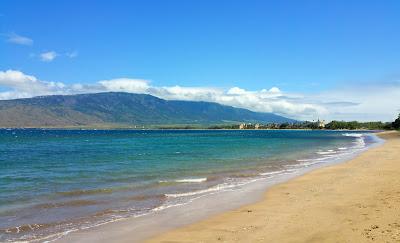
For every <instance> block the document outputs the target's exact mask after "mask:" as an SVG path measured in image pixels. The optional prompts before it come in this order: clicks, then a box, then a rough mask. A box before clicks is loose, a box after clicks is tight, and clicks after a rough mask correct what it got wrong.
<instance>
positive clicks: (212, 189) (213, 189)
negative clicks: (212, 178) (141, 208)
mask: <svg viewBox="0 0 400 243" xmlns="http://www.w3.org/2000/svg"><path fill="white" fill-rule="evenodd" d="M237 186H239V185H235V184H227V183H223V184H218V185H216V186H213V187H210V188H207V189H204V190H198V191H191V192H184V193H175V194H165V196H166V197H171V198H176V197H189V196H196V195H201V194H205V193H209V192H217V191H222V190H226V189H231V188H234V187H237Z"/></svg>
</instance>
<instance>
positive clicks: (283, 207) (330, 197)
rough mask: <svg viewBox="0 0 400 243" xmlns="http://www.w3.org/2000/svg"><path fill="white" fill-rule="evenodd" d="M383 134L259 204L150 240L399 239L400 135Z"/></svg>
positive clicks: (287, 184)
mask: <svg viewBox="0 0 400 243" xmlns="http://www.w3.org/2000/svg"><path fill="white" fill-rule="evenodd" d="M379 136H380V137H381V138H383V139H385V140H386V142H385V143H384V144H383V145H381V146H379V147H376V148H372V149H370V150H368V151H366V152H364V153H362V154H360V155H358V156H357V157H356V158H354V159H352V160H350V161H348V162H346V163H341V164H337V165H334V166H330V167H325V168H321V169H318V170H315V171H312V172H310V173H307V174H305V175H303V176H300V177H298V178H295V179H292V180H290V181H288V182H285V183H282V184H279V185H276V186H273V187H272V188H270V189H269V190H268V191H267V192H266V193H265V196H264V197H263V199H262V200H261V201H259V202H258V203H255V204H251V205H248V206H244V207H240V208H238V209H236V210H232V211H228V212H226V213H222V214H218V215H216V216H213V217H210V218H208V219H206V220H203V221H200V222H198V223H194V224H191V225H189V226H185V227H181V228H178V229H175V230H172V231H169V232H166V233H164V234H161V235H158V236H156V237H154V238H152V239H149V240H148V242H368V241H375V242H399V241H400V187H399V185H400V176H399V172H400V134H399V133H398V132H384V133H380V134H379ZM119 241H124V242H128V241H129V235H127V236H125V237H124V239H115V242H119Z"/></svg>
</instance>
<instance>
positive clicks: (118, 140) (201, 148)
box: [0, 129, 377, 241]
mask: <svg viewBox="0 0 400 243" xmlns="http://www.w3.org/2000/svg"><path fill="white" fill-rule="evenodd" d="M368 134H369V133H360V132H343V131H270V130H259V131H229V130H225V131H207V130H205V131H160V130H154V131H149V130H144V131H132V130H129V131H128V130H127V131H121V130H118V131H117V130H39V129H25V130H0V241H18V240H31V241H32V240H33V241H34V240H38V241H43V240H52V239H57V238H59V237H60V236H62V235H65V234H66V232H73V231H76V230H80V229H87V228H90V227H93V226H95V225H100V224H104V223H108V222H112V221H118V220H120V219H124V218H130V217H139V216H142V215H148V214H154V213H155V212H162V211H164V210H165V209H167V208H174V210H175V211H176V210H179V207H180V205H187V204H189V203H196V201H197V203H198V202H199V200H201V199H199V198H205V197H207V196H208V195H211V194H218V193H224V192H229V191H235V190H237V191H239V190H243V189H244V188H245V187H248V186H250V185H257V184H258V185H260V183H263V185H266V184H268V183H272V182H274V181H275V182H276V181H277V180H283V179H284V178H287V177H289V176H295V175H297V174H299V173H302V172H303V171H304V170H305V169H307V168H311V167H313V166H318V165H322V164H326V163H332V162H334V161H338V160H340V159H344V158H346V157H348V156H351V155H353V154H355V153H357V152H359V151H361V150H364V149H365V148H366V147H368V146H369V145H371V144H374V143H376V142H377V141H376V140H375V138H374V136H370V135H368ZM258 182H260V183H258ZM252 187H253V188H255V187H254V186H252ZM258 188H259V189H260V190H261V189H262V188H264V186H258ZM232 205H235V204H234V203H233V204H232Z"/></svg>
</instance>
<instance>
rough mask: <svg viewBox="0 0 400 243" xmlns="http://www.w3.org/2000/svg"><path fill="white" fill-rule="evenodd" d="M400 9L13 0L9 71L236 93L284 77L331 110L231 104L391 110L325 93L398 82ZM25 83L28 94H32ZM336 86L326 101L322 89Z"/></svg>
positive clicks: (4, 45)
mask: <svg viewBox="0 0 400 243" xmlns="http://www.w3.org/2000/svg"><path fill="white" fill-rule="evenodd" d="M399 12H400V2H399V1H330V2H328V1H183V0H181V1H172V0H171V1H161V0H160V1H136V2H135V1H129V2H128V1H18V0H13V1H8V0H4V1H1V2H0V34H1V38H2V40H1V42H0V53H1V55H0V71H2V72H6V71H7V70H13V71H19V72H21V73H22V74H24V75H29V76H33V77H34V78H35V79H37V80H39V81H45V82H59V83H62V85H64V86H69V85H73V84H79V85H91V84H98V82H99V81H101V80H103V81H104V80H109V81H110V80H114V79H118V78H126V79H127V80H128V81H127V82H129V80H130V79H132V80H138V79H140V80H144V82H146V83H147V84H148V85H149V86H151V88H160V87H175V86H179V87H198V88H201V89H206V88H215V89H220V90H225V91H224V93H229V89H231V88H234V87H237V88H240V89H241V90H244V91H249V92H250V91H252V92H261V90H262V89H267V90H270V89H271V88H273V87H277V88H278V89H279V91H280V92H282V93H283V94H281V96H282V97H283V98H284V99H285V101H287V102H289V103H290V101H291V100H293V99H294V98H296V99H297V101H296V102H292V103H298V101H299V99H300V98H301V102H302V103H304V104H305V105H306V104H313V105H319V106H322V107H323V108H325V110H327V111H322V110H319V111H317V110H314V111H312V112H310V111H305V110H304V109H303V110H301V109H300V110H299V109H297V110H296V109H295V110H293V111H290V112H285V111H284V110H282V109H283V108H281V109H280V110H276V109H275V110H274V109H273V108H268V109H266V110H262V108H260V107H259V108H253V107H252V106H248V105H243V102H242V101H241V102H236V101H235V102H236V103H235V102H225V103H227V104H230V105H236V106H241V107H245V108H249V109H251V108H253V110H257V111H272V112H276V113H280V114H287V115H289V116H292V117H303V116H304V117H305V118H307V119H311V118H313V117H316V116H319V115H323V116H324V115H325V116H326V117H328V118H329V119H335V118H338V119H340V118H342V119H353V118H354V119H364V120H365V119H379V118H380V117H382V116H383V114H381V113H382V112H381V111H380V110H381V109H377V111H380V113H379V112H378V113H379V114H378V113H375V115H374V114H362V113H365V112H367V110H360V111H358V112H357V114H353V115H351V114H350V113H348V114H346V115H345V116H343V117H341V116H335V115H333V114H332V112H330V110H331V108H332V107H329V105H328V106H326V105H324V104H323V103H329V102H331V103H332V102H350V103H351V102H352V103H354V104H360V102H364V101H363V100H364V99H366V98H365V97H363V98H360V99H358V100H357V99H356V100H353V99H352V97H351V96H352V95H351V93H350V94H349V96H350V97H339V98H340V99H335V97H337V96H338V95H337V94H338V93H339V94H341V93H343V92H340V91H342V90H343V89H345V90H346V91H348V90H354V91H355V92H356V91H357V88H354V87H359V86H360V85H361V86H363V87H367V88H368V87H371V88H373V87H379V88H382V86H385V87H388V88H390V90H391V91H393V89H396V90H397V88H398V86H399V83H398V80H400V69H399V68H400V55H399V53H400V45H399V43H400V31H399V29H400V17H399ZM24 38H25V39H24ZM7 75H10V73H8V74H7ZM7 75H6V74H4V75H3V79H5V78H7V77H8V76H7ZM10 80H11V79H8V81H7V80H6V81H4V82H0V86H1V87H0V91H1V90H3V91H19V93H20V94H21V90H18V89H21V88H20V87H19V86H18V85H10V82H11V81H10ZM125 81H126V80H125ZM119 84H120V83H119ZM17 86H18V87H17ZM130 86H132V85H130ZM22 91H24V90H22ZM127 91H130V90H129V89H128V90H127ZM134 91H135V90H134ZM145 91H146V90H145ZM186 91H187V90H186ZM24 92H25V94H23V95H20V96H24V95H25V96H29V94H28V93H27V92H26V90H25V91H24ZM146 92H148V90H147V91H146ZM193 92H195V91H193ZM193 92H192V93H193ZM153 93H154V92H153ZM153 93H151V94H153ZM189 93H190V92H189ZM239 93H240V92H239ZM242 93H243V92H242ZM272 93H273V92H272ZM275 93H276V92H275ZM327 93H329V95H326V97H328V98H329V100H328V101H326V102H325V101H324V100H321V94H327ZM13 94H14V93H13ZM154 94H158V95H159V96H162V97H163V95H160V92H158V93H157V92H156V93H154ZM32 95H34V93H32ZM235 95H238V94H235ZM395 95H397V92H395ZM164 96H165V95H164ZM203 96H204V95H203ZM206 96H207V95H206ZM272 96H273V97H274V99H277V97H276V96H274V94H273V95H272ZM339 96H340V95H339ZM354 96H357V94H355V95H354ZM7 97H11V98H12V95H11V96H10V95H9V96H7ZM16 97H19V96H18V95H17V96H16ZM286 97H290V98H286ZM163 98H168V97H163ZM171 98H179V97H175V96H172V97H171ZM184 98H185V99H190V96H187V95H186V96H185V97H184ZM192 99H194V100H198V99H200V100H204V99H207V98H204V97H203V98H201V97H200V98H199V97H197V96H196V97H192ZM318 99H319V100H318ZM211 101H218V102H220V103H224V102H221V101H220V100H215V99H211ZM385 104H386V103H385ZM325 106H326V107H325ZM393 106H394V108H392V109H388V110H387V113H385V115H384V117H382V119H384V120H385V119H386V120H389V119H391V117H394V116H395V113H396V112H397V111H398V109H399V108H400V105H399V102H397V104H394V105H393ZM353 108H354V107H353ZM332 109H333V108H332ZM296 112H297V113H296ZM307 112H309V113H307ZM324 112H328V113H329V114H328V113H326V114H325V113H324ZM306 113H307V114H306Z"/></svg>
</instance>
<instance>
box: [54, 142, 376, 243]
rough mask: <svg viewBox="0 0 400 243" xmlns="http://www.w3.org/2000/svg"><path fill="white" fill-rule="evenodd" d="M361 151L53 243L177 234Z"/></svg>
mask: <svg viewBox="0 0 400 243" xmlns="http://www.w3.org/2000/svg"><path fill="white" fill-rule="evenodd" d="M378 145H379V142H378V143H374V144H373V145H372V146H368V147H367V148H366V149H365V150H369V149H371V148H372V147H374V146H378ZM365 150H363V151H361V152H357V153H354V154H351V155H350V156H349V157H346V158H342V159H341V160H338V161H333V162H329V163H326V164H319V165H316V166H310V167H308V168H304V170H302V171H299V172H297V173H294V174H289V175H286V176H283V177H280V178H278V179H275V180H268V181H267V180H264V181H261V182H260V181H257V182H254V183H252V185H249V186H246V187H247V188H246V189H240V190H235V191H233V192H223V193H217V194H216V195H213V194H211V195H207V196H204V198H203V197H201V198H198V199H196V200H194V201H192V202H190V205H189V206H187V205H183V206H179V207H172V208H168V209H166V210H161V211H158V212H155V213H153V214H152V215H145V216H143V217H137V218H128V219H123V220H119V221H117V222H112V223H107V224H105V225H101V226H97V227H94V228H90V229H87V230H79V231H75V232H71V233H70V234H67V235H65V236H64V237H61V238H59V239H57V242H71V241H74V242H93V241H101V242H106V241H107V242H109V241H112V242H132V241H134V242H137V241H144V240H146V239H149V238H151V237H154V236H157V235H159V234H163V233H165V232H167V234H168V232H174V231H177V230H179V229H182V228H185V227H188V225H189V226H190V225H196V224H198V222H202V221H204V220H207V219H209V218H212V217H215V216H216V215H220V214H225V213H229V212H233V211H235V210H237V209H238V208H241V207H246V205H253V204H257V203H258V202H260V201H262V200H263V197H264V194H265V193H266V191H268V190H270V189H271V188H273V187H275V186H278V185H280V184H285V183H287V182H288V181H291V180H295V179H296V178H299V177H302V176H304V175H307V174H308V173H310V171H314V170H319V169H320V168H324V167H331V166H334V165H336V164H339V163H340V164H342V162H347V161H349V160H351V159H352V158H353V157H355V156H358V155H359V154H360V153H364V152H365ZM243 197H245V199H243ZM221 199H223V200H221ZM221 201H223V202H225V203H223V202H221ZM226 202H229V203H226ZM182 214H184V215H182Z"/></svg>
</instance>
